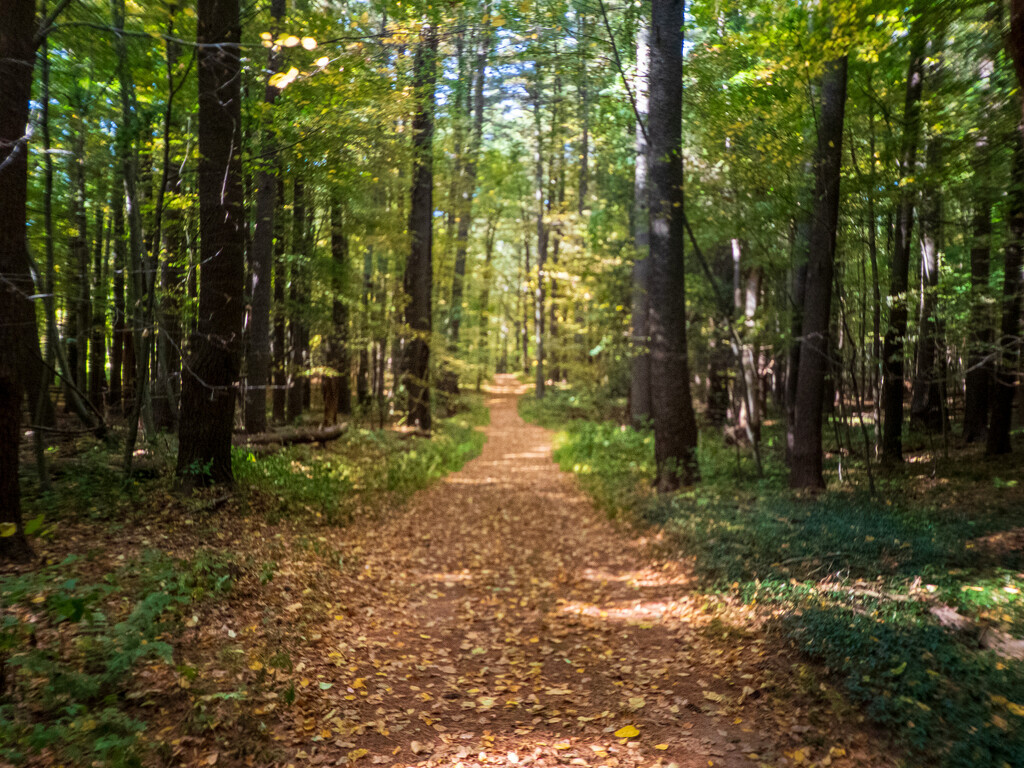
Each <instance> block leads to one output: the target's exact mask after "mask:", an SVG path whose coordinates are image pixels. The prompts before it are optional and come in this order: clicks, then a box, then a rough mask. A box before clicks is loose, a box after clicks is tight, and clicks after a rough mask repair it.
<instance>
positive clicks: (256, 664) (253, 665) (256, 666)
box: [249, 661, 263, 672]
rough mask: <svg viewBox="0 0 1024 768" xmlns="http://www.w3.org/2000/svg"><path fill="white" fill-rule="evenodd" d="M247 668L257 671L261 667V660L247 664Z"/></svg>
mask: <svg viewBox="0 0 1024 768" xmlns="http://www.w3.org/2000/svg"><path fill="white" fill-rule="evenodd" d="M249 669H251V670H252V671H253V672H259V671H260V670H261V669H263V662H261V661H254V662H252V663H250V664H249Z"/></svg>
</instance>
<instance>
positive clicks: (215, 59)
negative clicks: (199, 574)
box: [177, 0, 245, 486]
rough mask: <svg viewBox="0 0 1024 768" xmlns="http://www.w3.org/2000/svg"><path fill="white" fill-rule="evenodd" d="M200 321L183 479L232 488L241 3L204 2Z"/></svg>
mask: <svg viewBox="0 0 1024 768" xmlns="http://www.w3.org/2000/svg"><path fill="white" fill-rule="evenodd" d="M198 17H199V21H198V42H199V46H200V47H199V53H198V57H199V59H198V60H199V156H200V158H199V206H200V248H201V251H200V254H201V261H202V274H201V275H200V280H201V285H200V296H199V318H198V326H197V333H196V335H195V338H194V339H193V341H192V344H191V349H190V354H189V360H188V365H187V366H185V375H184V376H183V382H182V383H183V388H182V398H181V400H182V412H181V428H180V433H179V439H178V445H179V448H178V466H177V474H178V476H179V477H180V478H181V480H182V483H183V484H184V485H185V486H192V485H199V484H205V483H207V482H216V483H220V482H231V481H232V480H233V475H232V471H231V429H232V425H233V422H234V414H235V391H236V386H237V380H238V373H239V368H240V362H241V360H240V358H241V351H242V349H241V346H242V344H241V342H242V318H243V314H244V312H245V306H244V303H245V302H244V300H243V296H244V290H243V280H244V272H245V257H244V242H245V213H244V210H243V200H242V159H241V152H240V148H241V138H242V132H241V118H242V114H241V87H240V85H241V66H240V65H241V62H240V59H239V39H240V34H241V28H240V25H239V12H238V0H199V13H198Z"/></svg>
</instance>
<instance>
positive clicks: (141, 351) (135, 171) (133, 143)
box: [111, 0, 155, 474]
mask: <svg viewBox="0 0 1024 768" xmlns="http://www.w3.org/2000/svg"><path fill="white" fill-rule="evenodd" d="M111 16H112V18H113V26H114V29H115V30H116V32H117V34H116V35H115V48H116V51H117V77H118V81H119V85H120V88H119V91H120V102H121V103H120V107H121V125H120V126H119V128H118V130H119V133H120V134H121V136H122V137H123V138H122V140H121V141H120V146H119V148H118V149H119V155H120V157H119V160H120V165H121V173H122V180H123V182H124V200H125V212H126V214H127V218H128V263H127V271H128V274H127V278H128V282H127V287H128V303H127V308H128V309H129V311H130V318H131V322H130V323H129V325H130V326H131V331H130V332H131V335H132V337H133V339H134V348H135V360H134V363H135V371H134V373H135V387H134V397H133V398H132V402H131V408H130V410H129V415H128V436H127V438H126V439H125V450H124V468H125V473H126V474H129V473H130V471H131V463H132V456H133V454H134V451H135V441H136V438H137V436H138V427H139V418H140V416H141V417H142V419H143V420H144V422H145V428H146V432H147V433H148V434H150V435H152V434H153V432H154V431H155V424H154V419H153V410H152V401H151V400H150V397H149V380H148V378H149V351H150V344H151V342H152V338H153V333H152V329H151V320H152V310H153V306H152V302H151V298H152V296H153V290H154V286H153V284H152V280H153V279H154V277H155V276H154V275H153V274H151V272H152V269H151V261H150V257H149V255H148V254H147V252H146V234H145V232H144V229H143V223H142V202H143V201H142V197H143V193H142V190H141V189H140V183H139V159H138V137H139V135H140V133H141V131H140V128H141V126H140V125H139V110H138V109H137V104H136V96H135V81H134V80H133V79H132V76H131V71H130V69H129V65H128V51H127V47H126V44H125V39H124V34H123V32H124V22H125V0H111ZM147 165H148V164H147ZM142 186H144V185H142Z"/></svg>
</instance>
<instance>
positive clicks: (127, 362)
mask: <svg viewBox="0 0 1024 768" xmlns="http://www.w3.org/2000/svg"><path fill="white" fill-rule="evenodd" d="M110 207H111V217H112V218H113V220H114V234H113V238H114V321H113V329H112V330H113V337H112V342H111V350H110V393H109V395H108V398H107V399H108V405H109V406H110V407H111V408H116V409H117V411H118V412H121V413H123V412H124V403H125V399H126V390H128V391H129V392H130V391H131V381H132V379H133V378H134V376H133V374H132V371H133V370H134V368H133V367H132V366H133V365H134V360H135V357H134V355H132V354H131V349H132V338H131V334H130V333H129V332H128V329H127V326H126V324H125V306H124V303H125V295H124V270H125V243H124V184H123V183H122V181H121V173H120V171H118V172H117V173H116V174H115V177H114V193H113V196H112V199H111V203H110Z"/></svg>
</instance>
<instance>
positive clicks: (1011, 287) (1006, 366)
mask: <svg viewBox="0 0 1024 768" xmlns="http://www.w3.org/2000/svg"><path fill="white" fill-rule="evenodd" d="M1013 8H1014V10H1015V11H1016V10H1017V9H1016V5H1014V6H1013ZM1021 13H1022V14H1024V4H1022V8H1021ZM1014 21H1018V19H1015V20H1014ZM1019 21H1020V22H1021V27H1019V28H1018V30H1019V31H1020V32H1021V33H1024V15H1022V16H1021V17H1020V18H1019ZM1015 31H1017V30H1015ZM1015 42H1018V41H1017V40H1015V39H1014V35H1013V34H1011V45H1012V44H1013V43H1015ZM1011 52H1012V53H1013V56H1014V60H1015V63H1016V64H1017V66H1018V68H1020V66H1021V61H1020V59H1018V56H1019V54H1024V47H1022V48H1021V49H1019V50H1017V49H1014V48H1011ZM1022 82H1024V81H1022ZM1019 131H1020V135H1019V136H1018V137H1017V141H1016V142H1015V148H1014V153H1013V174H1012V181H1011V184H1010V193H1009V197H1010V202H1009V233H1008V238H1007V243H1006V246H1005V248H1004V249H1003V253H1004V257H1005V262H1004V266H1003V301H1002V322H1001V324H1000V336H999V350H1000V357H999V362H998V365H997V367H996V372H995V379H994V382H993V386H992V415H991V421H990V422H989V427H988V439H987V441H986V445H985V453H987V454H988V455H989V456H998V455H1002V454H1006V453H1010V452H1011V451H1012V450H1013V446H1012V443H1011V440H1010V429H1011V424H1012V422H1013V398H1014V396H1015V395H1016V393H1017V378H1018V363H1019V353H1020V344H1021V340H1020V333H1021V306H1022V300H1021V299H1022V297H1021V292H1022V287H1024V276H1022V274H1021V268H1022V266H1024V121H1022V122H1021V124H1020V127H1019Z"/></svg>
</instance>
